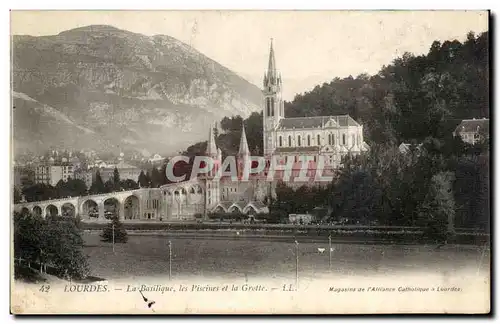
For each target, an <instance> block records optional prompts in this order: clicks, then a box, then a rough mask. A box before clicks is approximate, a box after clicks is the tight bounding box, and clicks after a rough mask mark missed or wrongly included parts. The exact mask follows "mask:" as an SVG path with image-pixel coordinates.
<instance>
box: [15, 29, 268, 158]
mask: <svg viewBox="0 0 500 324" xmlns="http://www.w3.org/2000/svg"><path fill="white" fill-rule="evenodd" d="M12 41H13V43H12V44H13V48H12V68H13V76H12V78H13V80H12V81H13V88H12V95H13V100H12V101H13V135H14V151H15V153H18V152H20V151H24V150H31V151H34V152H41V151H43V150H46V149H47V148H49V147H54V146H55V147H61V146H65V147H73V148H75V149H81V148H92V149H95V150H98V151H110V150H112V151H116V152H118V151H120V150H123V149H135V150H146V151H148V152H160V153H166V152H175V151H177V150H180V149H183V148H185V147H186V146H187V145H189V144H191V143H193V142H196V141H200V140H205V139H206V137H207V136H208V129H209V127H210V125H211V124H212V123H213V122H215V121H217V120H220V119H221V118H223V117H224V116H232V115H241V116H248V115H250V113H252V112H254V111H258V110H260V103H261V102H262V94H261V92H260V90H259V88H257V87H256V86H255V85H253V84H251V83H249V82H248V81H246V80H244V79H243V78H241V77H240V76H238V75H237V74H235V73H234V72H232V71H230V70H229V69H227V68H225V67H224V66H222V65H220V64H219V63H217V62H215V61H214V60H212V59H210V58H208V57H206V56H204V55H203V54H201V53H200V52H198V51H196V50H195V49H194V48H192V47H190V46H188V45H187V44H184V43H182V42H180V41H178V40H177V39H175V38H173V37H170V36H166V35H155V36H151V37H150V36H145V35H141V34H136V33H132V32H129V31H125V30H120V29H117V28H115V27H111V26H103V25H93V26H87V27H82V28H76V29H72V30H68V31H64V32H61V33H60V34H58V35H54V36H42V37H33V36H25V35H14V36H13V38H12Z"/></svg>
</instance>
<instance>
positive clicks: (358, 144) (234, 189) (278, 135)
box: [160, 41, 369, 220]
mask: <svg viewBox="0 0 500 324" xmlns="http://www.w3.org/2000/svg"><path fill="white" fill-rule="evenodd" d="M263 97H264V102H263V118H264V120H263V127H264V129H263V137H264V139H263V140H264V143H263V148H264V159H265V161H268V162H267V166H269V163H270V161H273V160H275V161H277V163H280V164H286V163H287V162H290V160H292V161H291V164H290V165H291V166H292V172H291V177H292V178H293V177H297V176H298V172H299V170H301V168H302V167H303V165H302V163H307V164H308V165H307V167H306V168H307V172H308V174H310V173H314V172H315V170H316V169H317V166H318V163H319V162H320V161H319V160H320V159H319V157H322V159H321V160H322V163H323V164H324V165H322V166H321V168H322V169H324V171H323V172H326V173H330V174H331V173H333V172H334V171H335V170H336V169H337V168H338V167H339V166H340V163H341V159H342V157H343V156H345V155H347V154H353V155H357V154H360V153H362V152H365V151H367V150H368V149H369V148H368V145H367V144H366V142H365V141H364V140H363V126H362V125H360V124H359V123H357V122H356V121H355V120H354V119H352V118H351V117H350V116H349V115H342V116H318V117H299V118H286V117H285V109H284V101H283V98H282V78H281V74H279V73H278V71H277V69H276V60H275V55H274V49H273V44H272V41H271V47H270V51H269V62H268V68H267V71H265V74H264V80H263ZM206 155H207V156H208V157H210V158H212V159H213V160H214V161H219V162H220V161H221V156H222V153H221V150H220V148H217V146H216V142H215V138H214V134H213V130H212V129H210V131H209V137H208V142H207V152H206ZM303 156H310V157H312V160H311V161H307V162H303V161H302V159H301V157H303ZM249 158H250V150H249V148H248V143H247V138H246V134H245V128H244V126H243V129H242V135H241V139H240V145H239V151H238V155H237V156H236V161H237V167H238V174H239V175H241V169H242V166H243V165H245V163H246V162H247V160H248V159H249ZM314 182H315V181H314V177H310V179H309V180H308V181H305V182H304V181H290V182H289V184H288V185H290V186H294V187H297V186H302V185H315V183H314ZM276 183H277V181H269V179H268V178H267V171H263V172H260V173H258V174H252V175H250V177H249V179H248V180H247V181H238V179H236V180H235V179H234V178H233V177H215V176H214V174H213V173H208V174H205V175H200V176H198V177H195V178H194V179H190V180H188V181H184V182H181V183H174V184H168V185H165V186H162V187H161V188H160V190H161V191H162V192H163V195H164V197H165V203H164V204H162V205H163V206H164V208H162V209H163V211H162V212H161V214H163V216H164V217H163V219H165V220H190V219H193V218H194V217H195V215H196V214H202V215H205V217H206V215H207V213H212V212H223V213H226V212H228V213H233V212H236V213H243V214H257V213H268V212H269V209H268V207H267V206H266V202H267V201H268V198H269V197H273V196H274V195H275V188H276Z"/></svg>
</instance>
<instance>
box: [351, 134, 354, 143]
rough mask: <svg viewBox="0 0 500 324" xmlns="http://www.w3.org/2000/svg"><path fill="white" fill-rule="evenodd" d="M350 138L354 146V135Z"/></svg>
mask: <svg viewBox="0 0 500 324" xmlns="http://www.w3.org/2000/svg"><path fill="white" fill-rule="evenodd" d="M351 138H352V145H354V142H355V138H354V134H352V136H351Z"/></svg>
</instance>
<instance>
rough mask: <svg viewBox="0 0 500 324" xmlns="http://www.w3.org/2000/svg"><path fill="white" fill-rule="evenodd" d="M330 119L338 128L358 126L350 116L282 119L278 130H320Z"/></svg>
mask: <svg viewBox="0 0 500 324" xmlns="http://www.w3.org/2000/svg"><path fill="white" fill-rule="evenodd" d="M330 119H333V120H334V121H335V122H336V123H337V125H338V126H339V127H346V126H360V125H359V124H358V123H357V122H356V121H355V120H354V119H352V117H351V116H349V115H343V116H318V117H297V118H284V119H282V120H281V121H280V124H279V125H278V129H294V128H321V127H324V126H325V125H326V123H327V122H328V121H329V120H330Z"/></svg>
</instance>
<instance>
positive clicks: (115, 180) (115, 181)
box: [113, 167, 121, 191]
mask: <svg viewBox="0 0 500 324" xmlns="http://www.w3.org/2000/svg"><path fill="white" fill-rule="evenodd" d="M113 189H114V191H120V189H121V186H120V172H119V171H118V168H116V167H115V169H114V170H113Z"/></svg>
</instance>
